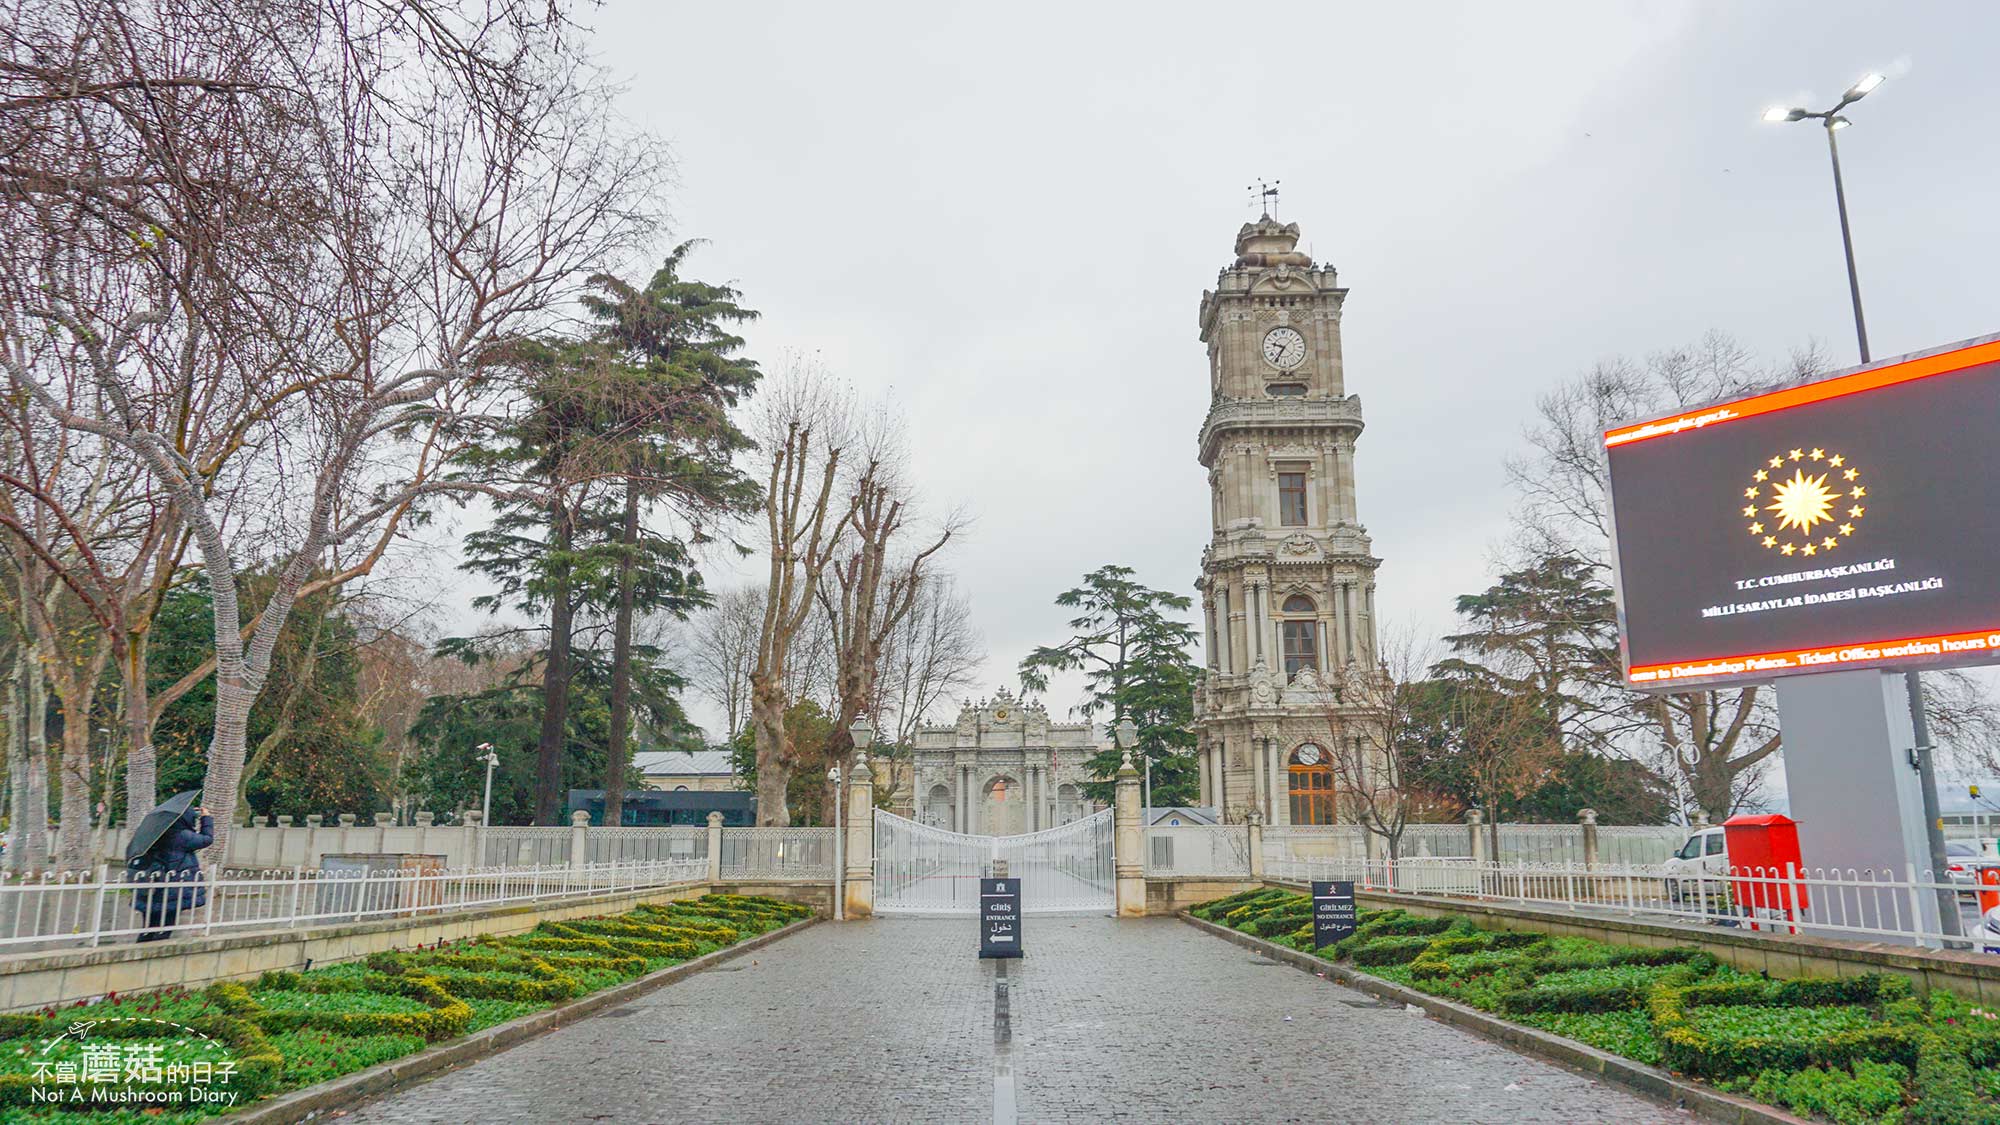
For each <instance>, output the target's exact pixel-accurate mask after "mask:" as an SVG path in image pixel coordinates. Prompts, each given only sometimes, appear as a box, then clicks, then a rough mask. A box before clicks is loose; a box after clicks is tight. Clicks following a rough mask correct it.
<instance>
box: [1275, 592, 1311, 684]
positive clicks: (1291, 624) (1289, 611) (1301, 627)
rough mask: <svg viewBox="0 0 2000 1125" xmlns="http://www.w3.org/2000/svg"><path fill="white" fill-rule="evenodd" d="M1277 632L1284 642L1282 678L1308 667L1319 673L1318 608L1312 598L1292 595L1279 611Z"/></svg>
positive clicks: (1294, 674) (1291, 676)
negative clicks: (1280, 613) (1283, 673)
mask: <svg viewBox="0 0 2000 1125" xmlns="http://www.w3.org/2000/svg"><path fill="white" fill-rule="evenodd" d="M1281 612H1282V613H1283V614H1284V615H1285V619H1284V621H1282V622H1281V623H1280V625H1279V629H1280V631H1281V632H1282V634H1283V636H1284V642H1285V654H1284V655H1285V679H1287V680H1290V679H1292V678H1293V677H1295V676H1297V675H1298V674H1299V673H1300V672H1303V671H1305V670H1306V669H1307V668H1311V669H1312V670H1313V671H1315V672H1317V671H1319V609H1318V607H1317V606H1315V605H1313V601H1312V599H1311V598H1308V597H1306V596H1304V595H1303V594H1293V595H1292V596H1291V597H1289V598H1286V599H1285V604H1284V606H1283V607H1282V609H1281Z"/></svg>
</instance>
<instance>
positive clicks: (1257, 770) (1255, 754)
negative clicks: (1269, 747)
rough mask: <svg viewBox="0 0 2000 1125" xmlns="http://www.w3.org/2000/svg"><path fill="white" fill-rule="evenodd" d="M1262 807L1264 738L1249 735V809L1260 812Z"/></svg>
mask: <svg viewBox="0 0 2000 1125" xmlns="http://www.w3.org/2000/svg"><path fill="white" fill-rule="evenodd" d="M1263 808H1264V740H1263V738H1262V737H1260V736H1258V735H1254V734H1253V735H1251V736H1250V809H1251V811H1252V812H1257V813H1259V814H1261V813H1262V810H1263Z"/></svg>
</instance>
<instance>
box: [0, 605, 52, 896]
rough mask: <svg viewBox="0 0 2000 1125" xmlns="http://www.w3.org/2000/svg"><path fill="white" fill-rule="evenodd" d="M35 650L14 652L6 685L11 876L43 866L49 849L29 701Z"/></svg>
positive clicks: (35, 667)
mask: <svg viewBox="0 0 2000 1125" xmlns="http://www.w3.org/2000/svg"><path fill="white" fill-rule="evenodd" d="M39 672H40V666H39V665H38V664H37V662H36V660H35V654H34V649H33V647H32V646H31V645H28V644H26V643H23V644H22V645H21V647H20V648H18V649H16V650H15V652H14V677H13V679H11V680H9V681H8V685H7V780H8V783H9V784H8V788H7V796H8V803H7V826H8V844H7V873H8V874H9V875H18V874H21V873H22V872H25V871H35V870H38V869H40V867H41V866H42V854H43V851H44V849H46V848H47V846H48V837H47V835H46V832H47V820H48V806H49V803H48V793H47V791H46V790H45V789H44V788H43V780H42V779H43V778H44V777H45V776H46V775H45V774H43V773H42V763H41V760H40V758H39V755H38V754H37V753H36V752H35V750H34V745H33V735H32V731H33V730H34V728H35V722H34V720H33V718H32V717H31V713H30V711H29V707H28V703H27V699H28V696H29V694H30V693H29V690H28V677H30V676H32V675H36V674H39Z"/></svg>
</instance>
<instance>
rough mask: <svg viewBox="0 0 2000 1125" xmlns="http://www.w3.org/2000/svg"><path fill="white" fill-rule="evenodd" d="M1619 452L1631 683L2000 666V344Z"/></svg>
mask: <svg viewBox="0 0 2000 1125" xmlns="http://www.w3.org/2000/svg"><path fill="white" fill-rule="evenodd" d="M1604 445H1605V453H1606V457H1607V459H1608V461H1609V466H1610V493H1611V511H1612V520H1613V526H1614V528H1615V545H1614V546H1615V549H1614V552H1613V554H1614V560H1615V567H1616V575H1617V587H1618V595H1619V623H1620V638H1621V641H1622V643H1623V645H1624V649H1625V676H1626V682H1627V683H1628V684H1629V685H1630V686H1632V687H1635V688H1640V689H1656V690H1666V689H1670V688H1675V687H1694V686H1704V685H1714V684H1717V683H1724V682H1742V681H1757V680H1770V679H1772V678H1774V677H1777V676H1784V675H1798V674H1802V673H1809V672H1824V671H1834V670H1840V669H1847V668H1858V667H1899V666H1923V665H1946V664H1981V663H1991V662H1995V661H2000V340H1987V341H1983V342H1979V343H1973V344H1965V345H1958V346H1954V347H1953V348H1950V349H1947V350H1944V351H1940V352H1935V353H1930V354H1927V355H1921V356H1915V357H1910V358H1906V359H1900V360H1894V361H1890V362H1886V363H1882V364H1878V365H1875V366H1872V367H1868V368H1863V369H1860V370H1858V371H1854V372H1851V373H1847V374H1843V375H1839V376H1835V377H1833V378H1828V379H1822V380H1819V381H1816V382H1811V383H1802V384H1798V385H1795V386H1790V387H1785V388H1782V389H1779V390H1775V391H1770V392H1766V393H1762V394H1757V395H1752V396H1748V397H1745V398H1742V399H1737V400H1734V401H1731V402H1724V403H1719V404H1716V405H1713V406H1706V407H1703V408H1700V409H1697V410H1690V411H1685V412H1682V413H1677V414H1671V415H1667V416H1665V417H1661V418H1655V419H1651V420H1649V421H1645V422H1638V423H1634V424H1632V425H1627V426H1620V427H1618V428H1616V429H1612V430H1609V431H1606V433H1605V435H1604Z"/></svg>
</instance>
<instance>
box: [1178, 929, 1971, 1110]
mask: <svg viewBox="0 0 2000 1125" xmlns="http://www.w3.org/2000/svg"><path fill="white" fill-rule="evenodd" d="M1305 901H1306V900H1305V898H1304V896H1302V895H1298V894H1296V893H1293V892H1289V891H1277V890H1268V889H1267V890H1258V891H1247V892H1244V893H1242V894H1238V895H1232V896H1230V897H1229V898H1226V899H1218V900H1216V901H1214V902H1209V903H1203V904H1201V905H1200V906H1197V907H1195V908H1194V909H1193V910H1192V911H1190V913H1192V914H1194V915H1196V916H1197V917H1202V918H1206V919H1208V920H1210V921H1215V922H1220V923H1222V924H1225V925H1228V926H1230V927H1232V928H1234V929H1238V930H1242V931H1245V932H1248V933H1254V934H1258V935H1259V936H1268V937H1270V938H1271V939H1272V940H1274V941H1277V942H1279V943H1281V944H1286V945H1291V946H1294V947H1295V948H1299V949H1303V950H1308V951H1313V950H1312V927H1311V925H1310V922H1309V921H1308V923H1307V924H1306V925H1305V926H1303V927H1300V928H1296V929H1293V928H1290V926H1291V922H1292V921H1293V920H1294V919H1295V918H1297V917H1298V916H1299V912H1300V909H1301V907H1302V906H1303V904H1304V903H1305ZM1313 952H1316V954H1317V955H1318V956H1320V957H1323V958H1326V959H1328V960H1348V961H1351V962H1352V963H1353V964H1355V965H1356V966H1359V967H1363V968H1366V969H1368V970H1369V971H1371V972H1374V973H1378V974H1380V975H1382V976H1385V977H1388V978H1389V979H1392V980H1395V981H1399V982H1401V983H1403V984H1406V985H1408V986H1410V987H1413V988H1417V989H1420V990H1422V991H1426V992H1430V993H1433V994H1436V995H1440V996H1448V997H1452V998H1454V999H1457V1000H1460V1001H1462V1002H1464V1003H1468V1004H1472V1005H1474V1006H1476V1007H1480V1008H1483V1009H1485V1010H1488V1011H1492V1012H1496V1013H1499V1014H1503V1015H1506V1016H1509V1017H1512V1018H1515V1019H1519V1020H1522V1021H1524V1022H1526V1023H1529V1024H1531V1025H1533V1026H1536V1027H1541V1028H1544V1029H1546V1030H1550V1031H1554V1032H1555V1033H1557V1034H1560V1035H1565V1036H1568V1037H1571V1038H1578V1039H1581V1040H1583V1041H1584V1042H1587V1043H1590V1044H1592V1045H1594V1046H1597V1047H1600V1048H1601V1049H1604V1050H1609V1051H1613V1052H1615V1053H1619V1054H1624V1055H1627V1056H1628V1057H1632V1058H1636V1059H1639V1060H1640V1061H1642V1062H1647V1063H1657V1064H1660V1065H1664V1066H1666V1067H1668V1068H1670V1069H1673V1070H1675V1071H1678V1072H1680V1073H1683V1074H1687V1075H1691V1076H1693V1077H1696V1078H1700V1079H1704V1080H1707V1081H1710V1082H1713V1083H1715V1084H1716V1085H1718V1086H1720V1087H1722V1088H1724V1089H1728V1090H1731V1091H1733V1092H1737V1093H1742V1094H1746V1095H1748V1096H1751V1097H1755V1098H1758V1099H1760V1100H1764V1101H1768V1102H1771V1103H1773V1104H1777V1105H1781V1106H1784V1107H1785V1108H1788V1109H1790V1110H1791V1111H1793V1112H1795V1113H1800V1114H1806V1115H1815V1116H1820V1117H1824V1118H1826V1119H1829V1120H1833V1121H1835V1122H1837V1123H1839V1125H1871V1123H1879V1125H1945V1123H1947V1122H1950V1123H1954V1125H1958V1123H1970V1125H2000V1074H1996V1073H1995V1072H1994V1071H1995V1068H1996V1067H2000V1011H1985V1010H1982V1009H1980V1008H1979V1007H1977V1006H1976V1004H1975V1002H1973V1001H1969V1000H1966V999H1964V998H1962V997H1959V996H1955V995H1953V994H1951V993H1948V992H1944V991H1942V990H1936V991H1933V992H1931V993H1930V994H1929V995H1928V996H1924V997H1918V996H1914V995H1912V994H1911V989H1910V985H1909V982H1908V981H1906V980H1905V979H1903V978H1901V977H1897V976H1885V975H1881V974H1867V975H1863V976H1859V977H1848V978H1839V979H1825V978H1802V979H1798V980H1771V979H1769V978H1767V977H1764V976H1761V975H1760V976H1751V975H1747V974H1744V973H1741V972H1738V971H1736V970H1734V969H1731V968H1729V967H1727V966H1724V965H1722V964H1720V963H1719V962H1718V961H1717V959H1716V958H1715V957H1714V956H1713V955H1712V954H1709V953H1707V952H1705V951H1702V950H1697V949H1692V948H1670V949H1651V948H1638V947H1630V946H1617V945H1610V944H1606V943H1602V942H1596V941H1590V940H1588V939H1584V938H1572V937H1550V936H1548V935H1544V934H1537V933H1524V932H1516V931H1492V930H1482V929H1480V928H1478V927H1477V926H1475V925H1474V924H1472V923H1471V922H1470V921H1468V920H1464V919H1451V918H1423V917H1418V916H1416V915H1411V914H1407V913H1405V912H1403V911H1401V910H1384V911H1363V912H1362V913H1361V915H1360V917H1359V919H1358V925H1357V927H1356V932H1355V933H1354V935H1353V936H1352V937H1350V938H1348V939H1347V940H1345V941H1343V942H1341V943H1339V944H1338V945H1336V946H1334V947H1332V948H1329V949H1324V950H1317V951H1313Z"/></svg>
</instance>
